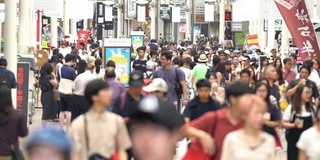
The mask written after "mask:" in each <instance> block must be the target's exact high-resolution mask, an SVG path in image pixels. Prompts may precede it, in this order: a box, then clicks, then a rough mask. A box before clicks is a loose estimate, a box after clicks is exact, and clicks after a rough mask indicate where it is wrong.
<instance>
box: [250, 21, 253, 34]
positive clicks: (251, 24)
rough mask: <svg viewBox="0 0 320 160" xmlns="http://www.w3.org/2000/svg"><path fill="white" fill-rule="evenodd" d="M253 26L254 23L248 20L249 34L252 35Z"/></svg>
mask: <svg viewBox="0 0 320 160" xmlns="http://www.w3.org/2000/svg"><path fill="white" fill-rule="evenodd" d="M253 25H254V21H253V20H250V21H249V34H253Z"/></svg>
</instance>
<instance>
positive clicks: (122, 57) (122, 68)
mask: <svg viewBox="0 0 320 160" xmlns="http://www.w3.org/2000/svg"><path fill="white" fill-rule="evenodd" d="M104 44H105V46H104V47H105V48H104V49H105V62H106V63H108V61H109V60H112V61H114V62H115V64H116V68H115V72H116V75H117V76H118V75H119V78H120V82H122V83H123V84H124V85H125V86H126V87H128V86H129V84H128V83H129V75H130V73H131V61H130V57H131V52H130V48H131V39H130V38H121V39H111V38H106V39H104Z"/></svg>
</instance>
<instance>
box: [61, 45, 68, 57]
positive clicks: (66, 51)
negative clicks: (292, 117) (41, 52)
mask: <svg viewBox="0 0 320 160" xmlns="http://www.w3.org/2000/svg"><path fill="white" fill-rule="evenodd" d="M59 52H60V53H61V54H62V55H63V57H66V55H67V54H70V52H71V49H70V48H68V47H66V48H59Z"/></svg>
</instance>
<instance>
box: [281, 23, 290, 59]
mask: <svg viewBox="0 0 320 160" xmlns="http://www.w3.org/2000/svg"><path fill="white" fill-rule="evenodd" d="M281 34H282V38H281V59H284V58H287V57H288V56H289V30H288V27H287V25H286V23H285V22H284V21H283V22H282V32H281Z"/></svg>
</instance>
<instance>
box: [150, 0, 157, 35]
mask: <svg viewBox="0 0 320 160" xmlns="http://www.w3.org/2000/svg"><path fill="white" fill-rule="evenodd" d="M151 3H152V4H151V29H150V38H151V39H156V38H157V34H156V31H157V29H156V18H157V4H156V3H157V1H156V0H152V2H151Z"/></svg>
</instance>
